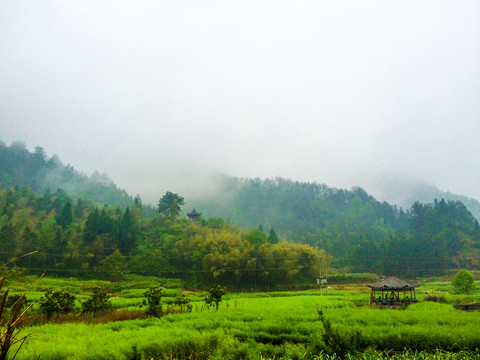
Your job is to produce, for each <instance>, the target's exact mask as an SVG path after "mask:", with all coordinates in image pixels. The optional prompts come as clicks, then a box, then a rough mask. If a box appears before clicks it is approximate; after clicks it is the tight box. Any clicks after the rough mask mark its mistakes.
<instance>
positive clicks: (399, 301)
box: [367, 276, 418, 306]
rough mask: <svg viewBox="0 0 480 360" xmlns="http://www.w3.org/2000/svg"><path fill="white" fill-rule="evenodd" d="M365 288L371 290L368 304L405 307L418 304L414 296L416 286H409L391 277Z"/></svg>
mask: <svg viewBox="0 0 480 360" xmlns="http://www.w3.org/2000/svg"><path fill="white" fill-rule="evenodd" d="M367 286H368V287H369V288H370V289H371V290H372V292H371V294H370V304H377V305H383V306H407V305H409V304H413V303H416V302H418V300H417V298H416V295H415V288H416V287H418V285H413V284H409V283H407V282H406V281H403V280H400V279H397V278H395V277H392V276H391V277H388V278H386V279H385V280H382V281H379V282H378V283H376V284H372V285H367Z"/></svg>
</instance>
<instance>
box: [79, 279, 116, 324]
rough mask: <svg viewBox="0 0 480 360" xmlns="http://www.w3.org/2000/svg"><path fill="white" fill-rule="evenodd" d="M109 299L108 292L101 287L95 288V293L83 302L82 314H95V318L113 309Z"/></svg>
mask: <svg viewBox="0 0 480 360" xmlns="http://www.w3.org/2000/svg"><path fill="white" fill-rule="evenodd" d="M108 299H109V296H108V294H107V292H106V291H105V290H102V289H100V287H98V286H95V287H94V288H93V293H91V294H90V296H89V298H88V299H87V300H85V301H83V302H82V313H84V314H88V313H93V317H97V314H98V313H99V312H103V311H107V310H109V309H111V308H112V306H111V304H110V302H109V301H108Z"/></svg>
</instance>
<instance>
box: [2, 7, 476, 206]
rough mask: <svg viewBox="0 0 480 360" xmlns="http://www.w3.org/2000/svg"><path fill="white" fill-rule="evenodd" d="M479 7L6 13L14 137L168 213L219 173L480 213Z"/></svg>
mask: <svg viewBox="0 0 480 360" xmlns="http://www.w3.org/2000/svg"><path fill="white" fill-rule="evenodd" d="M479 135H480V2H479V1H478V0H471V1H468V0H465V1H463V0H462V1H442V0H435V1H433V0H432V1H418V0H415V1H385V0H379V1H368V0H367V1H356V0H355V1H353V0H352V1H319V0H315V1H248V0H247V1H246V0H242V1H181V0H180V1H179V0H177V1H118V0H116V1H98V0H95V1H93V0H92V1H89V0H82V1H73V0H72V1H68V0H58V1H49V0H42V1H33V0H25V1H22V0H3V1H1V2H0V139H1V140H3V141H4V142H6V143H7V144H10V143H11V142H12V141H15V140H22V141H25V142H26V144H27V145H28V147H29V148H30V149H33V147H34V146H36V145H40V146H42V147H43V148H44V149H45V151H46V152H47V154H48V155H53V154H57V155H59V157H60V158H61V159H62V161H63V162H64V163H65V164H67V163H70V164H71V165H73V166H74V167H75V168H76V169H77V170H80V171H82V172H85V173H88V174H90V173H92V172H93V171H95V170H98V171H100V172H105V173H107V174H108V175H109V176H110V177H111V178H112V179H113V180H114V181H115V182H116V183H117V184H118V185H119V186H120V187H122V188H125V189H126V190H127V191H129V192H130V193H132V194H137V193H139V194H140V195H141V196H142V198H144V200H145V201H147V202H148V201H149V200H152V201H155V200H156V199H158V198H159V197H160V196H161V195H162V194H163V193H164V192H165V191H166V190H167V189H168V190H172V191H175V192H181V193H183V194H186V195H188V192H189V191H192V190H191V189H196V190H198V189H200V188H201V187H202V186H203V184H204V182H205V181H206V179H207V178H208V176H209V174H215V173H223V174H227V175H235V176H242V177H247V176H248V177H262V178H265V177H274V176H283V177H287V178H291V179H295V180H302V181H316V182H320V183H326V184H327V185H330V186H336V187H345V188H350V187H351V186H352V185H360V186H364V187H365V188H366V189H367V190H369V191H373V192H374V190H375V189H374V186H375V185H374V184H375V183H376V182H378V181H381V180H379V179H383V177H385V176H402V177H416V178H420V179H424V180H425V181H427V182H429V183H432V184H435V185H437V186H439V187H440V188H441V189H443V190H450V191H452V192H456V193H462V194H465V195H469V196H474V197H476V198H477V199H480V165H479V164H480V141H479V139H478V138H479Z"/></svg>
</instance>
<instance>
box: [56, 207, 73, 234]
mask: <svg viewBox="0 0 480 360" xmlns="http://www.w3.org/2000/svg"><path fill="white" fill-rule="evenodd" d="M55 220H56V222H57V225H59V226H61V227H63V228H66V227H67V226H68V225H70V224H71V223H72V222H73V213H72V204H71V203H70V200H67V202H66V203H65V205H63V208H62V210H61V211H60V213H59V214H58V215H57V217H56V219H55Z"/></svg>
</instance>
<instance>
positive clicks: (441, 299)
mask: <svg viewBox="0 0 480 360" xmlns="http://www.w3.org/2000/svg"><path fill="white" fill-rule="evenodd" d="M424 300H425V301H432V302H438V303H442V304H446V303H447V299H445V296H433V295H428V296H425V298H424Z"/></svg>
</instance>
